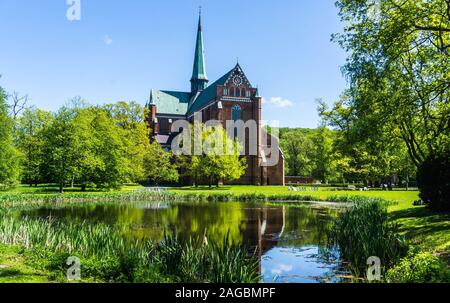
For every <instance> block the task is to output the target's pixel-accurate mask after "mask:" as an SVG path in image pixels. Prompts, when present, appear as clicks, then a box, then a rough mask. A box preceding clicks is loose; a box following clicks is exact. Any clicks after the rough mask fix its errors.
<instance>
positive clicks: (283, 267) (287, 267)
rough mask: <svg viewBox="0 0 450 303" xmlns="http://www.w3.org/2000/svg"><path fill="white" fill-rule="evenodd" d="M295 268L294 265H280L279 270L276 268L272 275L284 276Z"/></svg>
mask: <svg viewBox="0 0 450 303" xmlns="http://www.w3.org/2000/svg"><path fill="white" fill-rule="evenodd" d="M292 269H293V267H292V265H286V264H280V265H278V268H274V269H272V270H271V273H272V274H273V275H278V276H279V275H282V274H283V273H288V272H290V271H292Z"/></svg>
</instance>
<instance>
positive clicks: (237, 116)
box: [231, 105, 242, 121]
mask: <svg viewBox="0 0 450 303" xmlns="http://www.w3.org/2000/svg"><path fill="white" fill-rule="evenodd" d="M231 118H232V119H233V121H238V120H242V108H241V107H240V106H239V105H235V106H233V108H232V109H231Z"/></svg>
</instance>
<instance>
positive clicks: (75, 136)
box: [0, 98, 178, 192]
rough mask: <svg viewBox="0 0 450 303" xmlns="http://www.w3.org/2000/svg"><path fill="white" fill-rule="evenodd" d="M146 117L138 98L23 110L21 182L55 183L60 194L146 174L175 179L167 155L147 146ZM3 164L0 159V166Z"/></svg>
mask: <svg viewBox="0 0 450 303" xmlns="http://www.w3.org/2000/svg"><path fill="white" fill-rule="evenodd" d="M5 112H6V109H5ZM144 117H145V112H144V108H143V107H142V106H140V105H139V104H137V103H136V102H130V103H125V102H119V103H117V104H109V105H105V106H103V107H98V106H90V105H88V104H86V103H85V102H84V101H83V100H81V99H79V98H75V99H74V100H72V102H71V103H70V104H69V105H66V106H63V107H62V108H61V109H60V110H59V111H58V112H57V113H55V114H54V115H51V114H50V113H48V112H45V111H43V110H34V109H28V110H26V111H24V112H23V114H22V116H20V117H19V119H18V122H19V123H18V127H17V132H16V133H17V136H16V142H17V145H18V147H19V148H20V150H21V151H22V153H23V154H24V159H23V161H22V166H23V170H24V174H23V176H22V179H23V181H24V182H26V183H28V184H30V185H36V186H37V185H38V184H39V183H43V182H46V183H57V184H58V185H59V188H60V191H61V192H63V191H64V189H65V188H66V187H67V186H69V185H70V186H72V187H73V186H74V184H79V185H80V186H81V188H82V190H86V189H87V188H88V187H94V188H105V189H117V188H119V187H120V186H121V185H122V184H124V183H128V182H131V183H135V182H140V181H148V179H149V178H154V179H155V178H156V179H158V180H164V181H167V180H170V181H173V180H177V178H178V174H177V172H176V170H175V168H174V166H173V165H172V164H171V163H170V156H169V155H166V154H164V152H163V151H162V149H161V148H158V147H157V146H156V145H150V141H149V130H148V128H147V125H146V123H145V121H144ZM0 154H1V153H0ZM8 159H9V161H12V160H13V159H14V157H11V156H10V157H9V158H8ZM156 159H157V160H158V161H156ZM7 163H8V161H7V160H2V161H0V165H6V164H7ZM5 171H6V170H5ZM157 172H158V173H157ZM0 180H1V179H0ZM1 183H2V182H0V184H1Z"/></svg>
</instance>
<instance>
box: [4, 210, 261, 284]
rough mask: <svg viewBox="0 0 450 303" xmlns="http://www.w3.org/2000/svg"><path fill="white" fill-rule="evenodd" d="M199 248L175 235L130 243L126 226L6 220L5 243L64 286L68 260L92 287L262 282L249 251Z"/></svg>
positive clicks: (212, 245)
mask: <svg viewBox="0 0 450 303" xmlns="http://www.w3.org/2000/svg"><path fill="white" fill-rule="evenodd" d="M199 242H200V241H194V240H192V239H190V240H187V241H182V240H179V239H178V238H177V237H176V236H174V235H172V236H165V237H164V240H163V241H161V242H160V243H153V242H151V241H147V240H145V241H144V240H139V239H135V240H130V239H128V238H126V237H125V236H124V230H123V228H122V227H120V226H114V227H113V226H108V225H104V224H95V225H92V224H87V223H79V224H75V223H61V222H55V221H52V220H42V219H39V220H35V219H29V218H25V219H20V220H18V219H16V218H14V217H11V216H4V215H0V243H1V244H10V245H17V246H22V247H24V248H25V249H26V250H27V251H28V254H29V255H30V256H31V260H32V262H33V264H37V265H38V266H41V267H43V268H45V269H47V270H51V271H53V273H54V275H55V277H59V278H58V279H60V280H63V279H64V275H65V273H66V270H67V266H66V265H65V261H66V260H67V257H69V256H78V257H79V258H80V259H81V260H82V268H83V274H84V276H83V279H85V280H86V281H89V280H94V281H103V282H229V283H231V282H233V283H240V282H241V283H244V282H246V283H250V282H258V280H259V276H258V272H257V268H258V266H257V265H258V261H257V260H256V259H255V258H253V257H251V256H248V255H247V254H246V250H245V249H244V248H242V247H238V246H226V247H225V246H223V245H219V244H215V243H210V244H208V245H201V244H199Z"/></svg>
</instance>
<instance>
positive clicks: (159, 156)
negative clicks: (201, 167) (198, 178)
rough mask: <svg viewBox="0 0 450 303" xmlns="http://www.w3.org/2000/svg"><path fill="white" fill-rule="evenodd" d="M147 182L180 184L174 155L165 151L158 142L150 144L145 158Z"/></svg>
mask: <svg viewBox="0 0 450 303" xmlns="http://www.w3.org/2000/svg"><path fill="white" fill-rule="evenodd" d="M144 171H145V176H146V179H147V180H146V181H151V182H154V183H155V184H157V185H159V184H160V183H161V182H178V178H179V175H178V170H177V166H176V165H175V164H173V163H172V153H170V152H166V151H164V149H162V147H161V145H159V144H158V143H157V142H153V143H152V144H150V147H149V149H148V150H147V152H146V154H145V157H144Z"/></svg>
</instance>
